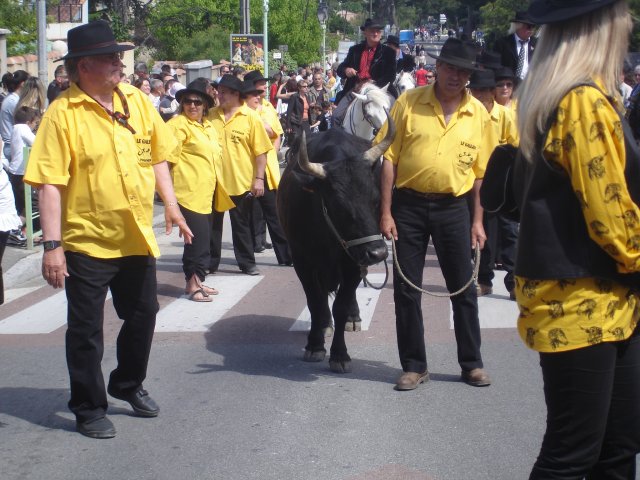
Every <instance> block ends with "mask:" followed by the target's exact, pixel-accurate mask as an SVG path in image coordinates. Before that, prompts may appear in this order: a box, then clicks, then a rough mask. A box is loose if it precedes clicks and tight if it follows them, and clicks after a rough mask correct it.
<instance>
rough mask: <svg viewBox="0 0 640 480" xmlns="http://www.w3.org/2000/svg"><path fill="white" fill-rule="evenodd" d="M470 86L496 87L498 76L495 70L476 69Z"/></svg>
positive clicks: (470, 80)
mask: <svg viewBox="0 0 640 480" xmlns="http://www.w3.org/2000/svg"><path fill="white" fill-rule="evenodd" d="M467 86H468V87H469V88H495V87H496V77H495V74H494V73H493V70H476V71H475V72H473V73H472V74H471V77H470V78H469V85H467Z"/></svg>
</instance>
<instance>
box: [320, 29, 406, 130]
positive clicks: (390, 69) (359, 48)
mask: <svg viewBox="0 0 640 480" xmlns="http://www.w3.org/2000/svg"><path fill="white" fill-rule="evenodd" d="M383 28H384V26H383V25H382V23H381V22H377V21H373V20H371V19H370V18H367V19H366V20H365V22H364V24H363V25H362V26H361V27H360V30H361V31H363V32H364V37H365V40H364V41H363V42H361V43H359V44H357V45H354V46H353V47H351V48H349V52H348V53H347V57H346V58H345V59H344V61H343V62H342V63H341V64H340V65H339V66H338V75H339V76H340V77H341V78H346V79H347V80H346V83H345V86H344V89H343V90H342V91H341V92H340V93H339V94H338V96H337V97H336V103H337V105H338V107H337V108H336V110H335V111H334V113H333V121H334V123H336V124H338V125H341V122H342V119H343V118H344V115H345V113H346V110H347V107H348V106H349V103H350V102H351V100H352V96H351V95H350V93H351V91H352V90H354V89H355V88H356V87H357V86H359V85H360V84H361V83H364V82H366V81H367V80H371V81H373V82H374V83H375V84H376V85H377V86H378V87H380V88H382V87H384V86H385V85H387V84H389V89H388V92H389V93H390V94H391V95H393V96H394V97H397V96H398V95H397V92H396V90H395V88H394V87H393V81H394V80H395V78H396V52H395V51H394V50H393V49H392V48H391V47H388V46H387V45H383V44H382V43H381V40H382V30H383Z"/></svg>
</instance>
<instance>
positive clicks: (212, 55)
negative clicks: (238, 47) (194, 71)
mask: <svg viewBox="0 0 640 480" xmlns="http://www.w3.org/2000/svg"><path fill="white" fill-rule="evenodd" d="M175 52H176V56H175V58H178V59H180V60H181V61H182V62H192V61H194V60H203V59H210V60H212V61H213V63H214V64H217V63H219V61H220V59H222V58H225V59H229V32H227V31H225V30H224V29H222V28H220V27H217V26H213V27H209V28H208V29H207V30H203V31H202V32H197V33H194V34H193V36H192V37H191V38H190V39H189V40H188V41H186V42H180V43H178V44H177V45H176V46H175Z"/></svg>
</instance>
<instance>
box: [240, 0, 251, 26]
mask: <svg viewBox="0 0 640 480" xmlns="http://www.w3.org/2000/svg"><path fill="white" fill-rule="evenodd" d="M249 6H250V2H249V0H240V33H244V34H249V33H251V17H250V14H249V13H250V12H249Z"/></svg>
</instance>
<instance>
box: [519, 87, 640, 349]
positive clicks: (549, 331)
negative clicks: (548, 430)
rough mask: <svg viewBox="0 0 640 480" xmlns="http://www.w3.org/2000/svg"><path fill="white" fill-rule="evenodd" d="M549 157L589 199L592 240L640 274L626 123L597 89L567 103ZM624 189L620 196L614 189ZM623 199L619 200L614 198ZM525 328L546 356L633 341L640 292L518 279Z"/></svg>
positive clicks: (638, 217)
mask: <svg viewBox="0 0 640 480" xmlns="http://www.w3.org/2000/svg"><path fill="white" fill-rule="evenodd" d="M544 151H545V158H547V159H549V160H553V161H554V162H555V163H557V164H558V165H560V166H561V167H562V168H564V169H565V170H566V171H567V172H568V173H569V177H570V178H571V183H572V186H573V190H574V191H576V192H578V194H579V195H580V196H581V199H580V200H581V204H582V206H583V209H582V212H583V215H584V218H585V221H586V223H587V225H588V226H589V236H590V238H591V239H592V240H593V241H594V242H596V243H597V244H598V245H599V246H600V247H601V248H602V249H604V250H605V251H606V252H608V253H609V254H610V255H611V256H612V258H613V259H614V260H615V261H616V263H617V266H618V271H619V272H621V273H629V272H637V271H639V270H640V248H638V246H637V245H635V244H633V243H632V242H630V241H629V239H633V238H634V237H635V238H640V237H638V236H640V209H638V207H637V206H636V205H635V204H634V203H633V201H632V200H631V197H630V196H629V192H628V191H627V189H626V182H625V177H624V169H625V161H626V158H625V146H624V135H623V132H622V128H621V126H620V119H619V116H618V114H617V113H616V111H615V110H614V108H613V107H612V106H611V104H610V103H609V101H608V100H607V99H606V98H605V97H604V96H603V94H602V93H600V92H599V91H598V90H597V89H595V88H593V87H588V86H581V87H578V88H575V89H574V90H572V91H571V92H569V93H568V94H567V95H566V96H565V97H564V99H563V100H562V101H561V102H560V106H559V110H558V118H557V121H556V123H554V125H553V126H552V128H551V130H550V131H549V135H548V136H547V140H546V144H545V150H544ZM612 185H617V186H618V187H619V188H616V189H615V192H613V191H612V188H611V186H612ZM614 194H615V200H616V201H612V200H613V197H612V195H614ZM516 298H517V300H518V305H519V307H520V317H519V318H518V331H519V333H520V336H521V337H522V339H523V340H524V341H525V343H526V344H527V345H528V346H529V347H530V348H532V349H533V350H536V351H539V352H561V351H566V350H574V349H577V348H582V347H586V346H589V345H595V344H598V343H602V342H613V341H620V340H624V339H626V338H628V337H629V336H630V335H631V333H632V332H633V330H634V329H635V327H636V324H637V322H638V318H639V315H640V304H639V303H638V300H639V297H638V292H637V291H632V290H630V289H629V288H628V287H625V286H623V285H621V284H619V283H617V282H613V281H611V280H604V279H597V278H577V279H576V278H574V279H558V280H544V281H538V280H530V279H526V278H522V277H516Z"/></svg>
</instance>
